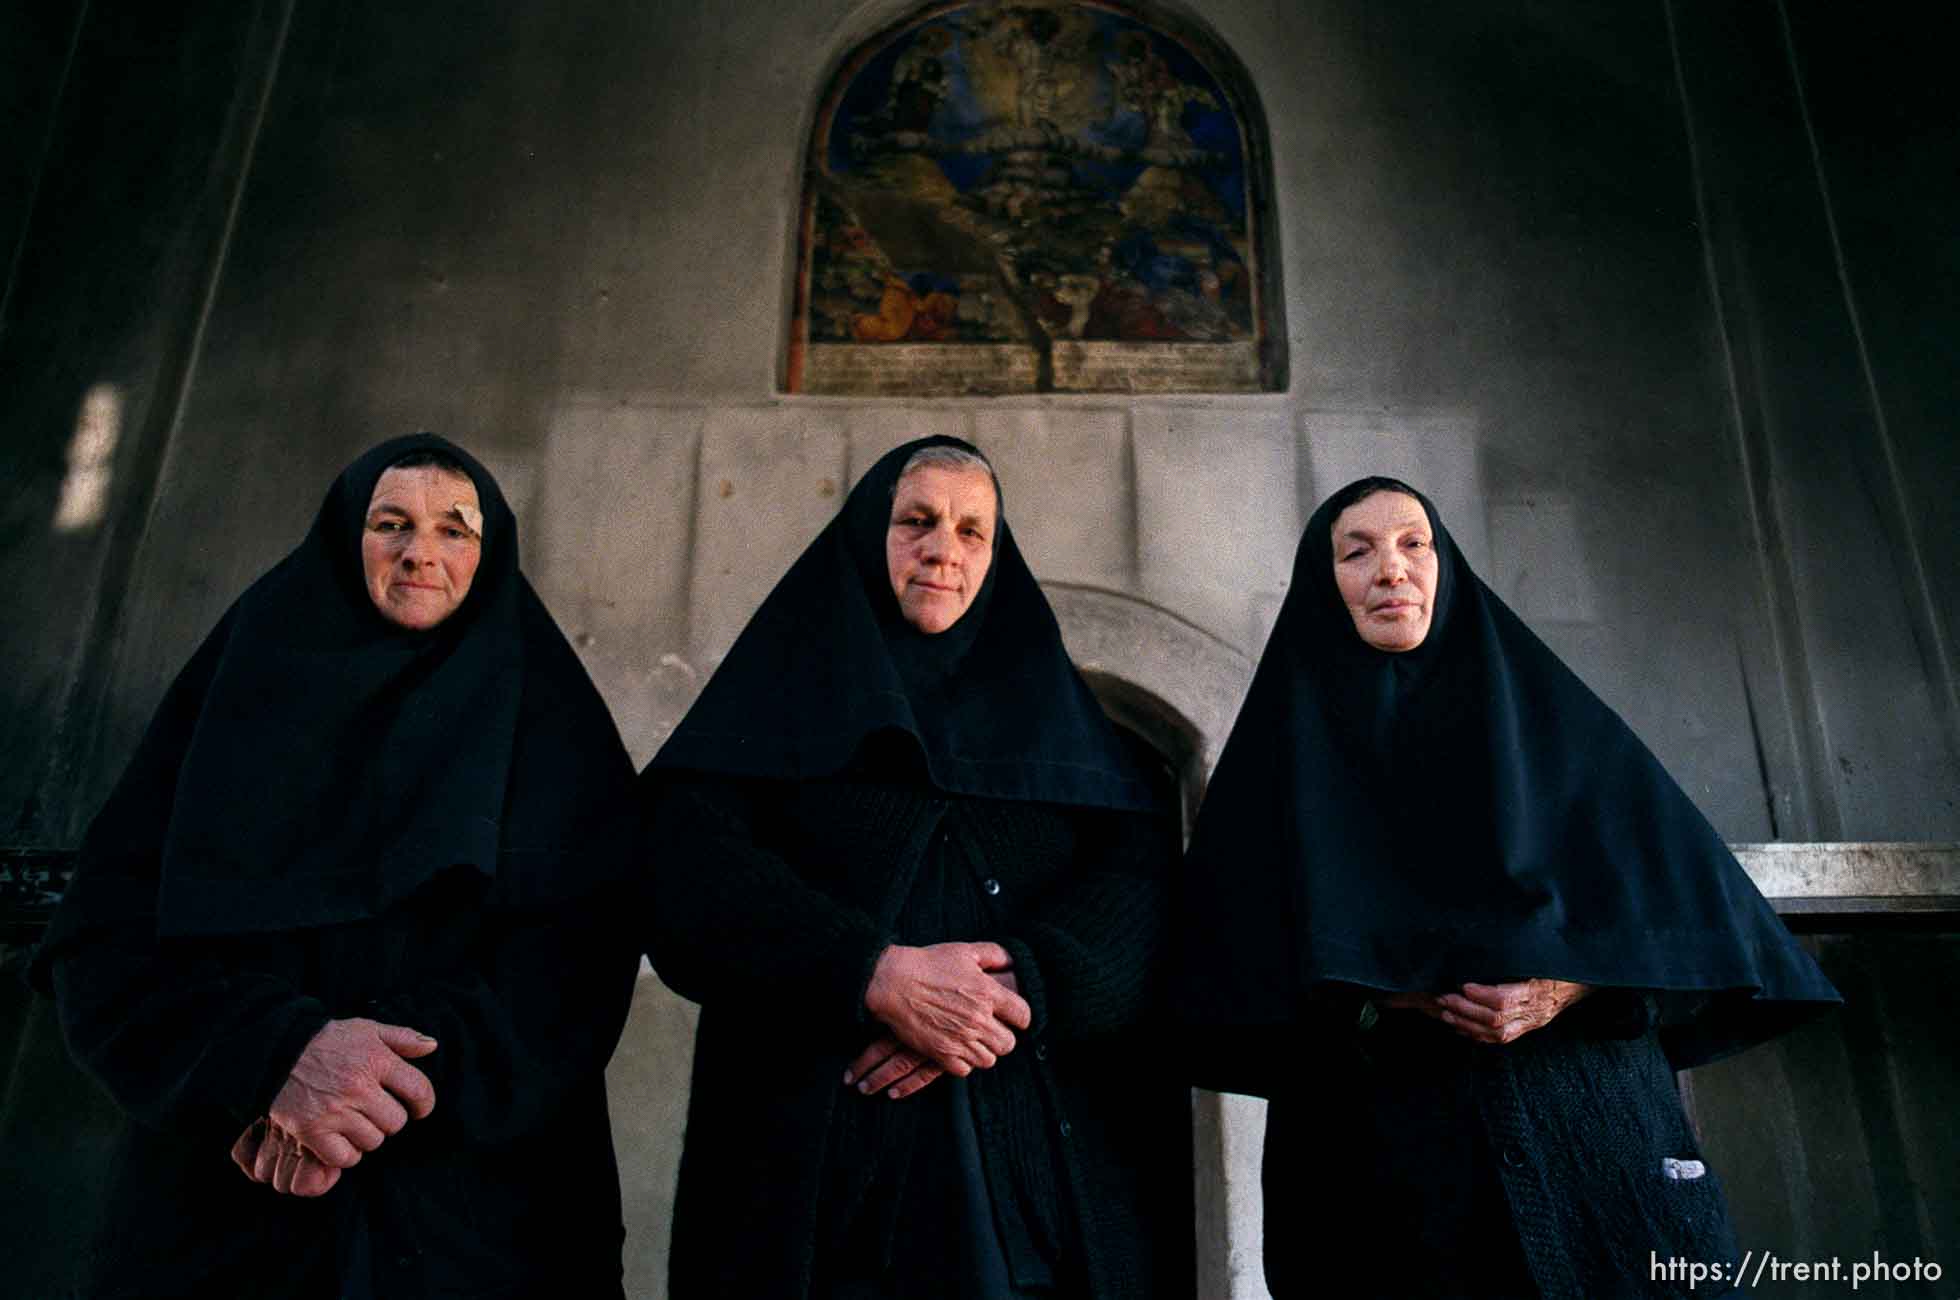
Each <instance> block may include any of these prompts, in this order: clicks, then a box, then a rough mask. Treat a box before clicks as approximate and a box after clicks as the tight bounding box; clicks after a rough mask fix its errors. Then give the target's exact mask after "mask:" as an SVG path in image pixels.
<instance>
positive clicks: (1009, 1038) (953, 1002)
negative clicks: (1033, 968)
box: [844, 943, 1034, 1100]
mask: <svg viewBox="0 0 1960 1300" xmlns="http://www.w3.org/2000/svg"><path fill="white" fill-rule="evenodd" d="M864 1005H865V1007H866V1009H867V1010H869V1011H870V1012H871V1014H872V1015H874V1016H876V1017H877V1018H878V1019H879V1020H880V1021H882V1022H884V1024H885V1025H886V1026H887V1027H888V1028H889V1029H890V1030H891V1033H890V1034H887V1035H884V1036H882V1037H880V1038H879V1039H878V1040H877V1041H876V1042H874V1043H872V1044H871V1045H870V1046H869V1047H867V1048H865V1049H864V1051H862V1052H860V1053H859V1054H858V1057H857V1059H856V1060H854V1061H852V1062H851V1064H850V1066H849V1068H847V1069H846V1070H845V1071H844V1083H845V1084H846V1085H847V1086H851V1085H855V1086H856V1088H857V1089H858V1091H859V1092H863V1093H871V1092H876V1091H880V1090H883V1091H884V1092H885V1093H886V1095H888V1096H890V1097H891V1098H893V1099H894V1100H896V1099H898V1098H901V1097H909V1096H911V1095H912V1094H913V1093H915V1092H917V1091H918V1090H919V1089H921V1088H923V1087H925V1086H926V1085H927V1084H929V1083H931V1082H932V1081H933V1080H934V1079H937V1078H938V1077H939V1076H940V1075H941V1074H952V1075H954V1076H956V1077H961V1078H964V1077H965V1076H966V1075H968V1074H971V1073H972V1072H973V1071H975V1070H986V1069H991V1068H992V1067H993V1066H994V1065H995V1064H996V1063H997V1062H999V1060H1000V1058H1001V1057H1003V1056H1006V1055H1007V1054H1008V1053H1009V1052H1011V1051H1013V1050H1014V1044H1015V1041H1016V1040H1015V1037H1014V1031H1015V1030H1017V1029H1026V1028H1027V1027H1028V1026H1029V1025H1030V1024H1031V1023H1033V1019H1034V1013H1033V1011H1032V1010H1031V1009H1030V1008H1029V1007H1028V1004H1027V1000H1026V999H1025V998H1023V997H1022V996H1021V992H1020V987H1019V985H1018V984H1017V982H1016V981H1015V978H1014V961H1013V958H1011V957H1009V956H1008V955H1007V950H1006V949H1005V948H1002V947H1001V946H1000V945H999V944H997V943H935V944H932V945H930V946H929V947H924V948H911V947H905V946H903V945H900V944H894V945H892V946H891V947H889V948H887V949H885V951H884V953H883V954H882V955H880V956H879V958H878V965H877V968H876V969H875V970H874V971H873V972H872V975H871V983H870V985H869V987H867V988H866V989H865V993H864Z"/></svg>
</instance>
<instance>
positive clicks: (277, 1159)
mask: <svg viewBox="0 0 1960 1300" xmlns="http://www.w3.org/2000/svg"><path fill="white" fill-rule="evenodd" d="M231 1159H232V1163H233V1164H235V1165H237V1166H238V1167H239V1169H240V1170H241V1171H243V1172H244V1174H245V1176H246V1177H247V1178H249V1179H251V1180H252V1181H253V1182H255V1183H265V1184H269V1185H270V1186H271V1187H272V1189H273V1190H274V1191H276V1192H281V1193H284V1194H287V1195H291V1196H323V1195H325V1194H326V1193H327V1192H329V1191H331V1190H333V1185H334V1184H335V1183H337V1182H339V1181H340V1170H338V1169H335V1168H334V1167H333V1166H332V1165H328V1164H323V1163H321V1162H320V1161H319V1160H316V1159H314V1158H313V1157H312V1156H311V1155H310V1154H308V1153H307V1152H306V1151H305V1150H304V1149H303V1148H302V1147H301V1146H300V1145H299V1143H297V1142H295V1141H294V1140H293V1138H292V1136H291V1135H290V1134H288V1133H286V1132H284V1131H283V1130H281V1129H279V1128H277V1127H275V1126H273V1125H272V1124H271V1123H270V1122H269V1121H267V1120H264V1119H259V1120H254V1121H253V1122H252V1123H251V1124H250V1125H249V1126H248V1127H247V1128H246V1130H245V1131H244V1132H243V1133H240V1134H239V1135H238V1140H237V1141H236V1142H234V1143H232V1144H231ZM282 1178H283V1185H282Z"/></svg>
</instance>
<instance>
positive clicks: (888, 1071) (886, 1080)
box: [844, 1034, 945, 1101]
mask: <svg viewBox="0 0 1960 1300" xmlns="http://www.w3.org/2000/svg"><path fill="white" fill-rule="evenodd" d="M944 1073H945V1070H943V1069H941V1068H940V1066H939V1065H938V1064H937V1063H935V1062H933V1061H930V1060H927V1059H926V1058H925V1057H924V1056H921V1055H920V1054H919V1053H917V1052H915V1051H913V1050H912V1049H911V1048H909V1047H905V1046H903V1045H902V1044H900V1043H899V1041H898V1040H897V1039H896V1038H893V1037H892V1036H891V1035H889V1034H887V1035H885V1036H884V1037H882V1038H880V1039H879V1040H878V1041H877V1042H875V1043H873V1044H871V1046H869V1047H867V1048H865V1049H864V1050H863V1051H862V1052H859V1053H858V1055H857V1059H856V1060H854V1061H852V1062H851V1064H850V1067H849V1068H848V1069H846V1070H845V1071H844V1086H845V1087H847V1088H849V1087H853V1086H855V1087H856V1088H857V1090H858V1091H859V1092H861V1093H864V1094H866V1095H867V1096H868V1095H870V1094H871V1093H874V1092H880V1091H882V1092H883V1093H884V1094H885V1095H886V1096H887V1097H890V1098H891V1099H892V1100H893V1101H899V1100H902V1099H903V1098H906V1097H910V1096H911V1095H912V1094H913V1093H915V1092H917V1091H919V1089H921V1088H923V1087H925V1086H926V1085H927V1084H929V1083H931V1082H932V1081H933V1080H934V1079H937V1078H938V1077H939V1076H940V1075H942V1074H944Z"/></svg>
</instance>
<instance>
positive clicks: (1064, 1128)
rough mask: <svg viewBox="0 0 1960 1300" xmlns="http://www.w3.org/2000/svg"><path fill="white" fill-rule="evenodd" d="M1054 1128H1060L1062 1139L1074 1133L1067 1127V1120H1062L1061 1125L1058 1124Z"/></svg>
mask: <svg viewBox="0 0 1960 1300" xmlns="http://www.w3.org/2000/svg"><path fill="white" fill-rule="evenodd" d="M1056 1127H1058V1128H1060V1129H1061V1131H1062V1136H1063V1137H1067V1136H1068V1135H1069V1134H1070V1133H1072V1132H1074V1131H1075V1130H1074V1129H1072V1128H1070V1127H1069V1122H1068V1121H1067V1120H1063V1121H1062V1122H1061V1123H1060V1124H1059V1125H1057V1126H1056Z"/></svg>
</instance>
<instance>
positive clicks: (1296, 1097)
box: [1264, 990, 1739, 1300]
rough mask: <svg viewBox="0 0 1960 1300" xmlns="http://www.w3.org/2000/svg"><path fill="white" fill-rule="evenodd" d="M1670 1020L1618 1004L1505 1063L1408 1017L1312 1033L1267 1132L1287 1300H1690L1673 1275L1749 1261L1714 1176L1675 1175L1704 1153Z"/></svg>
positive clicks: (1548, 1030)
mask: <svg viewBox="0 0 1960 1300" xmlns="http://www.w3.org/2000/svg"><path fill="white" fill-rule="evenodd" d="M1354 1005H1355V1006H1357V1007H1358V1006H1359V1005H1360V1003H1359V1000H1358V999H1357V1000H1356V1001H1355V1003H1354ZM1654 1022H1655V1015H1654V1003H1653V999H1652V998H1651V997H1644V996H1643V995H1641V994H1639V993H1634V992H1628V991H1612V990H1608V991H1603V992H1600V993H1596V994H1594V995H1593V996H1592V997H1590V998H1588V999H1586V1000H1585V1001H1583V1002H1581V1003H1579V1004H1577V1005H1576V1006H1575V1007H1573V1008H1572V1009H1571V1010H1569V1011H1567V1012H1566V1013H1564V1014H1563V1015H1561V1016H1560V1017H1559V1018H1558V1019H1557V1020H1555V1021H1553V1022H1552V1023H1551V1024H1550V1025H1549V1026H1546V1027H1545V1028H1543V1029H1540V1030H1537V1031H1535V1032H1533V1033H1530V1034H1527V1035H1525V1036H1524V1037H1522V1038H1520V1039H1518V1040H1517V1041H1516V1042H1513V1043H1510V1044H1507V1045H1505V1046H1501V1047H1500V1046H1489V1045H1483V1044H1477V1043H1472V1042H1469V1041H1468V1040H1465V1039H1463V1038H1460V1037H1458V1036H1457V1035H1455V1034H1454V1033H1453V1032H1452V1031H1450V1030H1448V1029H1446V1028H1444V1027H1442V1026H1440V1025H1438V1024H1436V1023H1435V1022H1433V1021H1430V1020H1427V1019H1425V1018H1423V1017H1421V1016H1420V1015H1418V1014H1417V1013H1415V1012H1408V1011H1401V1012H1389V1013H1385V1014H1382V1015H1381V1016H1380V1017H1379V1019H1377V1018H1375V1017H1373V1016H1363V1017H1361V1019H1360V1021H1359V1022H1357V1021H1355V1020H1349V1022H1348V1024H1347V1025H1346V1026H1335V1025H1333V1024H1332V1023H1329V1022H1323V1023H1321V1024H1319V1025H1317V1026H1315V1027H1314V1029H1313V1030H1311V1031H1303V1035H1302V1045H1303V1046H1305V1045H1307V1042H1308V1039H1309V1037H1311V1039H1312V1040H1313V1043H1314V1046H1313V1049H1312V1051H1311V1054H1307V1053H1303V1054H1302V1056H1301V1065H1300V1069H1299V1071H1298V1080H1297V1083H1296V1085H1295V1086H1293V1087H1291V1088H1289V1089H1286V1090H1284V1091H1280V1092H1275V1094H1274V1096H1273V1100H1272V1107H1271V1110H1270V1111H1269V1114H1268V1119H1267V1131H1266V1151H1265V1169H1264V1184H1265V1197H1266V1275H1267V1281H1268V1284H1269V1286H1270V1287H1271V1289H1272V1292H1273V1294H1274V1296H1276V1297H1279V1298H1280V1300H1286V1297H1291V1296H1314V1295H1343V1296H1356V1297H1370V1296H1380V1297H1389V1296H1393V1297H1425V1298H1429V1300H1435V1298H1439V1297H1450V1298H1452V1300H1470V1298H1471V1297H1477V1298H1485V1297H1488V1298H1489V1300H1525V1298H1526V1297H1540V1296H1542V1297H1545V1300H1615V1298H1621V1297H1625V1298H1631V1297H1645V1296H1668V1295H1677V1294H1678V1295H1687V1294H1690V1291H1689V1287H1688V1283H1687V1280H1686V1279H1685V1278H1678V1279H1677V1278H1671V1277H1669V1276H1668V1275H1667V1272H1666V1270H1665V1267H1664V1266H1665V1265H1666V1263H1667V1262H1668V1260H1669V1259H1670V1258H1678V1259H1684V1260H1692V1261H1696V1262H1701V1263H1716V1262H1732V1261H1733V1260H1734V1259H1735V1258H1736V1256H1737V1255H1738V1254H1739V1252H1738V1251H1736V1249H1735V1244H1734V1238H1733V1234H1732V1232H1731V1229H1730V1226H1729V1218H1728V1209H1727V1205H1726V1204H1725V1201H1724V1199H1723V1194H1722V1190H1721V1184H1720V1181H1719V1179H1718V1178H1717V1177H1716V1174H1715V1172H1714V1171H1713V1170H1712V1169H1707V1168H1706V1166H1705V1165H1702V1166H1701V1173H1700V1175H1699V1176H1698V1177H1695V1176H1690V1177H1670V1176H1669V1170H1670V1165H1669V1164H1668V1163H1667V1162H1669V1161H1678V1162H1697V1163H1699V1162H1700V1160H1701V1153H1700V1150H1699V1147H1698V1145H1697V1142H1696V1139H1695V1135H1694V1132H1693V1129H1692V1127H1691V1126H1690V1124H1689V1122H1688V1119H1687V1116H1686V1115H1685V1114H1684V1113H1683V1112H1682V1108H1681V1102H1680V1097H1679V1094H1678V1093H1677V1092H1676V1089H1675V1082H1674V1073H1673V1071H1672V1070H1671V1069H1670V1068H1669V1066H1668V1063H1667V1058H1666V1057H1665V1055H1664V1054H1663V1053H1662V1051H1661V1047H1660V1042H1659V1039H1658V1038H1657V1036H1656V1034H1655V1032H1654V1028H1653V1026H1654ZM1362 1025H1367V1026H1369V1027H1366V1028H1364V1027H1361V1026H1362ZM1309 1062H1310V1063H1311V1064H1309ZM1672 1168H1673V1171H1674V1172H1675V1173H1676V1174H1679V1173H1683V1172H1685V1173H1688V1174H1693V1173H1694V1172H1695V1165H1693V1164H1690V1165H1688V1166H1687V1167H1686V1169H1685V1170H1684V1169H1683V1168H1682V1167H1681V1166H1679V1165H1675V1166H1672ZM1289 1225H1291V1227H1289ZM1656 1260H1658V1261H1659V1263H1660V1264H1661V1265H1662V1266H1663V1268H1662V1269H1661V1270H1660V1271H1659V1272H1657V1271H1656V1270H1655V1268H1654V1263H1655V1261H1656ZM1720 1292H1721V1288H1720V1287H1711V1284H1709V1283H1708V1282H1706V1281H1703V1282H1701V1283H1700V1286H1699V1289H1698V1290H1696V1291H1695V1292H1694V1294H1698V1295H1710V1294H1719V1293H1720Z"/></svg>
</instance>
